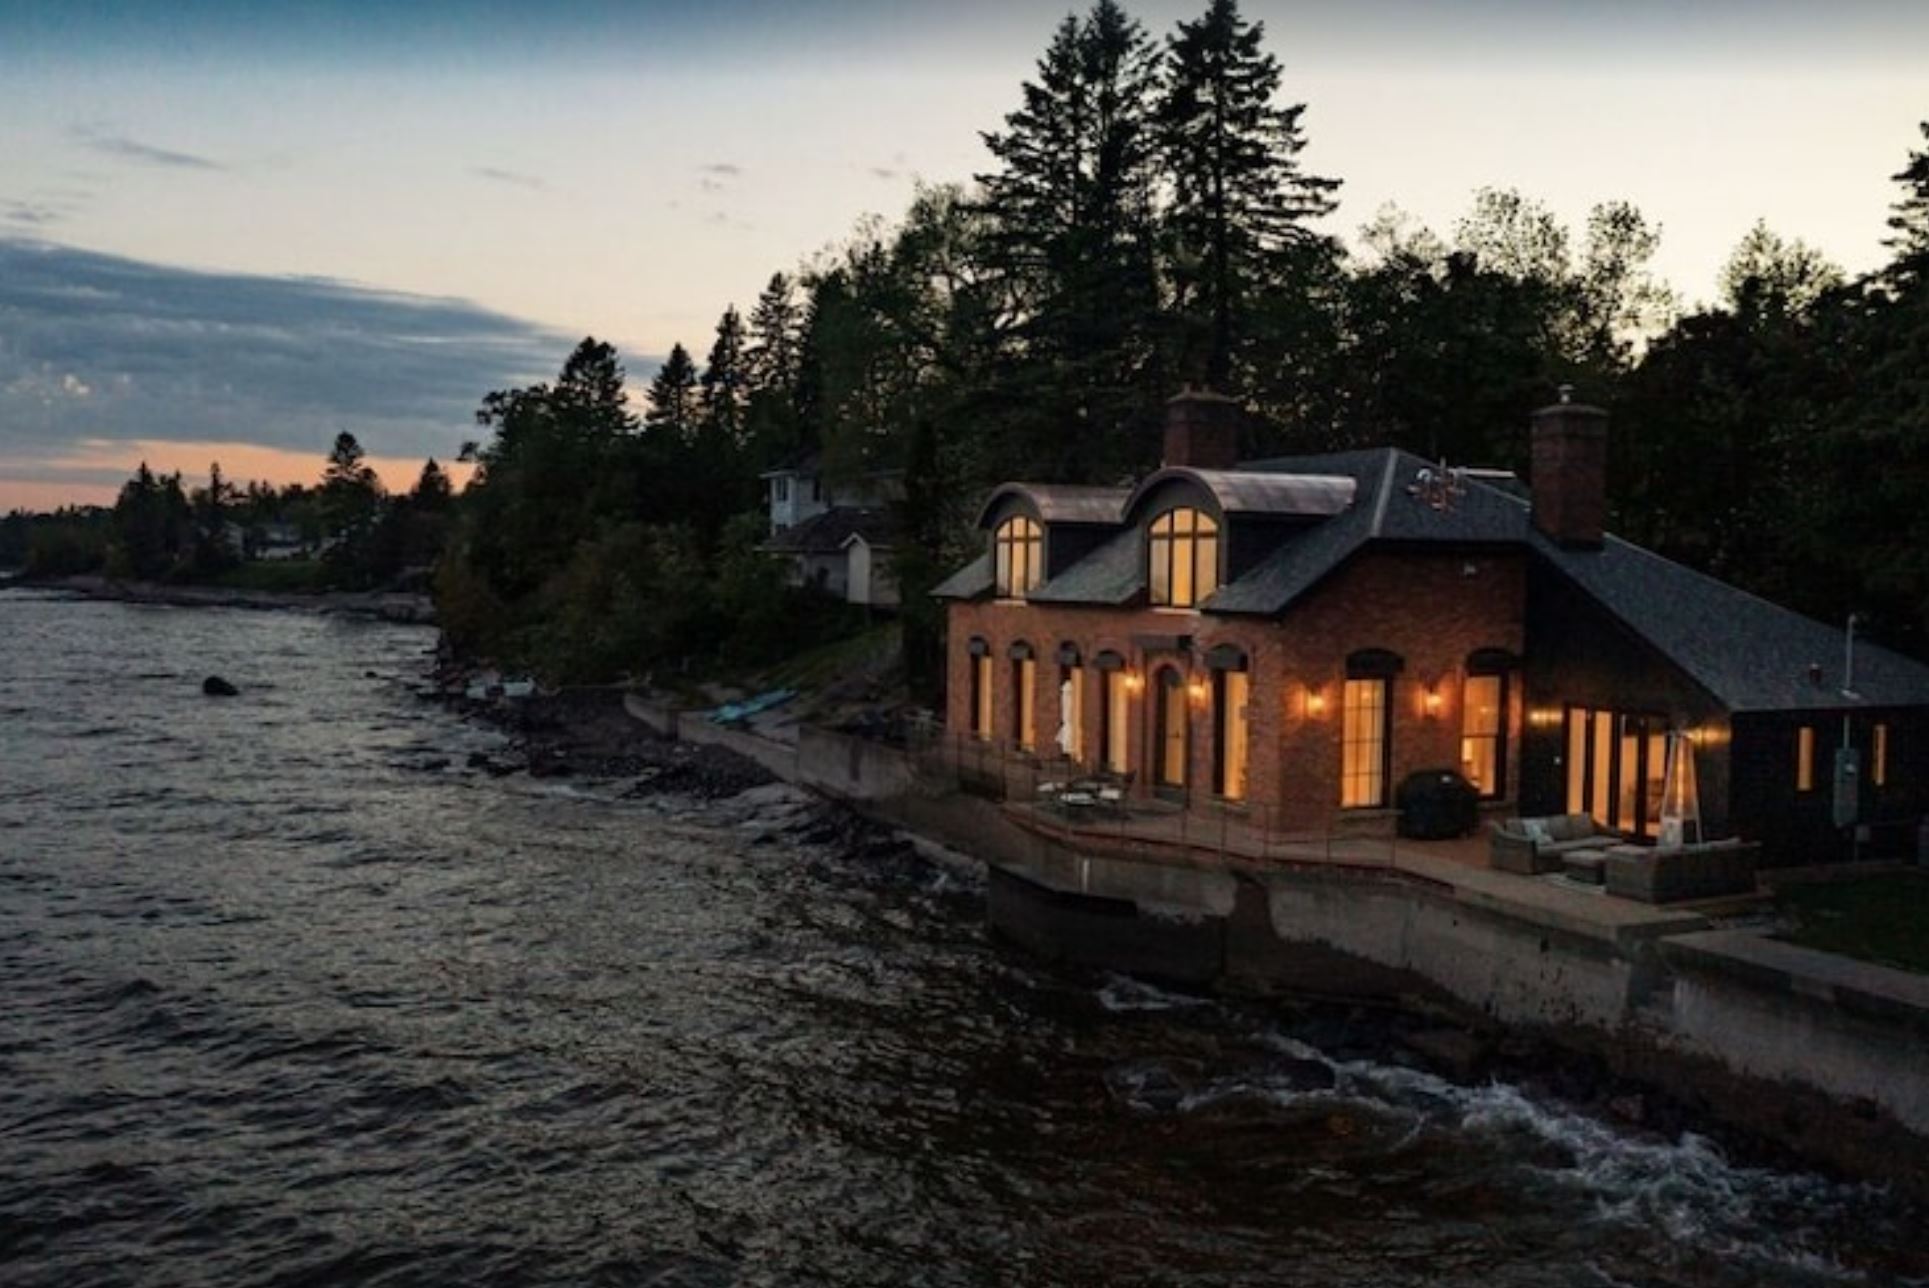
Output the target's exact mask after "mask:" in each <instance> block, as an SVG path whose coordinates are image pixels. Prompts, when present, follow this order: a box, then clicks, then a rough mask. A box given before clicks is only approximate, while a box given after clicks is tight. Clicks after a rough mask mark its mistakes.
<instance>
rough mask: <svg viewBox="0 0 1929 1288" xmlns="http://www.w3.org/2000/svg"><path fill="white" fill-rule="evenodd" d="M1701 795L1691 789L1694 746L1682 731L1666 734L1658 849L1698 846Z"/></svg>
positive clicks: (1700, 837)
mask: <svg viewBox="0 0 1929 1288" xmlns="http://www.w3.org/2000/svg"><path fill="white" fill-rule="evenodd" d="M1703 839H1704V838H1703V837H1702V834H1701V793H1700V792H1699V791H1698V790H1697V789H1696V787H1695V745H1694V742H1693V741H1692V740H1691V739H1690V738H1689V737H1688V734H1687V732H1686V731H1685V730H1682V729H1671V730H1669V731H1668V757H1667V769H1666V771H1665V774H1664V778H1663V783H1662V788H1661V836H1660V839H1659V842H1658V843H1659V845H1660V846H1661V848H1662V849H1668V850H1675V849H1680V848H1681V847H1682V846H1684V845H1699V844H1700V843H1701V842H1702V840H1703Z"/></svg>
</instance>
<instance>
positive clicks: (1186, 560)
mask: <svg viewBox="0 0 1929 1288" xmlns="http://www.w3.org/2000/svg"><path fill="white" fill-rule="evenodd" d="M1146 550H1147V555H1148V557H1149V559H1150V569H1149V572H1150V580H1151V584H1152V602H1153V603H1155V604H1162V605H1165V606H1167V607H1171V608H1191V607H1192V606H1193V605H1194V604H1197V603H1198V602H1199V601H1200V600H1202V599H1204V598H1206V596H1208V595H1210V594H1212V592H1213V591H1215V590H1217V589H1219V524H1218V521H1217V520H1215V519H1214V518H1213V517H1212V516H1211V515H1209V514H1207V513H1205V512H1204V511H1203V510H1190V509H1179V510H1167V511H1166V512H1165V513H1164V514H1162V515H1160V516H1159V517H1158V518H1156V519H1154V520H1152V529H1151V532H1150V534H1149V537H1148V540H1147V542H1146Z"/></svg>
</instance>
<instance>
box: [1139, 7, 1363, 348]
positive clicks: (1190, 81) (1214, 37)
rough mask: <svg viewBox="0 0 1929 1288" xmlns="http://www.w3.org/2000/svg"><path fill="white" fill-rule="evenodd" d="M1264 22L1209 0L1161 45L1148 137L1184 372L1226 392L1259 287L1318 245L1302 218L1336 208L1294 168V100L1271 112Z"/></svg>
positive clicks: (1315, 182) (1275, 72) (1273, 68)
mask: <svg viewBox="0 0 1929 1288" xmlns="http://www.w3.org/2000/svg"><path fill="white" fill-rule="evenodd" d="M1264 35H1265V24H1264V23H1248V22H1246V20H1245V19H1244V18H1242V17H1241V16H1240V14H1239V6H1238V4H1237V3H1236V0H1213V2H1212V5H1211V7H1210V8H1208V9H1207V10H1206V12H1205V14H1204V15H1203V16H1202V17H1200V18H1198V19H1197V20H1195V21H1193V22H1181V23H1180V24H1179V30H1178V34H1177V35H1176V36H1173V37H1171V38H1170V39H1169V40H1168V42H1167V44H1168V51H1167V60H1166V73H1165V84H1164V88H1163V92H1162V94H1161V96H1160V100H1159V107H1158V129H1159V140H1160V144H1161V147H1162V149H1163V159H1164V164H1165V169H1166V171H1167V173H1168V174H1169V176H1170V178H1171V182H1172V204H1171V209H1170V211H1169V214H1168V216H1167V222H1168V227H1169V229H1170V232H1171V235H1172V240H1173V243H1174V248H1173V249H1174V254H1173V276H1174V278H1175V282H1176V286H1177V288H1178V293H1179V300H1178V305H1179V309H1180V312H1181V316H1182V318H1183V319H1184V321H1185V322H1186V323H1188V324H1189V327H1188V329H1190V330H1193V331H1195V332H1203V333H1204V334H1203V336H1202V337H1199V338H1197V339H1192V338H1191V337H1188V339H1189V340H1190V343H1187V344H1185V345H1184V346H1183V347H1185V348H1187V349H1193V350H1196V349H1198V348H1199V347H1201V346H1203V349H1204V354H1203V359H1201V358H1200V357H1198V356H1196V355H1194V354H1188V356H1187V358H1186V359H1184V360H1183V365H1185V366H1186V367H1189V368H1192V367H1199V368H1202V371H1200V372H1198V373H1196V374H1203V375H1204V377H1205V378H1206V379H1207V380H1208V381H1210V382H1212V383H1214V384H1218V385H1226V384H1227V383H1228V382H1229V380H1230V379H1231V377H1232V374H1233V367H1234V362H1235V356H1236V353H1237V351H1238V349H1239V348H1240V345H1241V343H1242V341H1243V340H1244V339H1245V338H1246V336H1247V333H1248V331H1249V322H1248V318H1249V314H1250V311H1251V308H1252V304H1253V299H1254V296H1255V295H1256V293H1257V289H1258V288H1259V287H1260V286H1261V284H1263V283H1265V282H1267V281H1269V280H1272V279H1274V278H1276V277H1277V276H1278V274H1279V272H1280V269H1281V267H1282V264H1281V262H1280V257H1281V255H1282V254H1283V253H1284V252H1286V251H1289V250H1293V249H1299V248H1305V247H1308V246H1310V245H1312V244H1314V243H1316V242H1318V241H1319V240H1320V239H1319V238H1318V237H1317V236H1316V235H1315V234H1314V233H1313V232H1312V230H1311V229H1310V228H1309V227H1308V223H1309V221H1311V220H1313V219H1315V218H1318V217H1319V216H1322V215H1325V214H1328V213H1330V212H1331V211H1332V210H1333V209H1334V208H1335V205H1336V204H1337V203H1336V202H1335V200H1334V198H1333V195H1332V194H1333V192H1334V190H1335V189H1337V188H1338V187H1339V184H1338V182H1337V181H1336V180H1332V179H1322V178H1318V177H1315V176H1313V175H1309V174H1306V173H1304V172H1303V171H1302V170H1301V168H1300V164H1299V161H1298V155H1299V152H1300V150H1301V149H1302V148H1304V147H1305V146H1306V141H1305V138H1304V136H1303V134H1302V132H1301V128H1300V116H1301V114H1302V113H1304V112H1305V110H1306V105H1305V104H1304V103H1297V104H1294V105H1292V106H1290V107H1279V106H1275V105H1274V99H1275V98H1276V97H1277V95H1278V93H1279V84H1280V69H1279V62H1278V60H1277V59H1275V58H1274V57H1273V56H1272V55H1271V54H1269V53H1266V52H1264V51H1263V50H1262V49H1261V48H1260V41H1261V40H1262V38H1263V37H1264Z"/></svg>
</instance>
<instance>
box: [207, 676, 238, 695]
mask: <svg viewBox="0 0 1929 1288" xmlns="http://www.w3.org/2000/svg"><path fill="white" fill-rule="evenodd" d="M201 692H203V693H205V694H207V695H208V696H209V697H211V698H232V697H238V696H239V695H240V693H241V690H240V689H237V688H235V687H234V686H233V685H232V684H229V683H228V682H227V681H226V680H224V679H222V678H221V677H220V676H218V675H210V676H209V677H208V678H207V679H205V680H203V681H201Z"/></svg>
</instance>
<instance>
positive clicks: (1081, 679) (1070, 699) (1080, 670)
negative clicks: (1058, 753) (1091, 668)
mask: <svg viewBox="0 0 1929 1288" xmlns="http://www.w3.org/2000/svg"><path fill="white" fill-rule="evenodd" d="M1058 677H1059V678H1058V718H1059V720H1060V721H1061V722H1062V723H1063V725H1064V728H1065V734H1064V737H1063V739H1062V742H1061V745H1062V746H1063V747H1064V748H1065V754H1066V755H1067V756H1070V757H1071V758H1072V759H1073V760H1076V761H1080V762H1083V761H1084V759H1085V668H1084V667H1082V666H1067V667H1062V668H1060V670H1059V673H1058Z"/></svg>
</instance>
